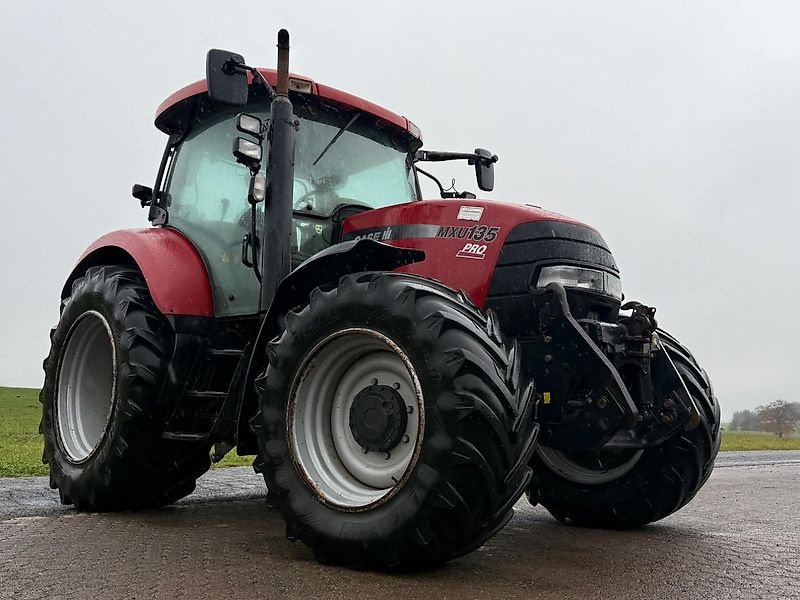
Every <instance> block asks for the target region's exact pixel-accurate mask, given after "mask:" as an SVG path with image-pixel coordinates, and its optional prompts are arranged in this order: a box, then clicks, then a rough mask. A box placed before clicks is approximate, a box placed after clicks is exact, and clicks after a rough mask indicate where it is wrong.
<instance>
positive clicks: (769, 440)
mask: <svg viewBox="0 0 800 600" xmlns="http://www.w3.org/2000/svg"><path fill="white" fill-rule="evenodd" d="M722 450H723V451H725V450H800V436H798V435H794V436H792V437H784V438H779V437H778V436H776V435H774V434H772V433H765V432H763V431H723V432H722Z"/></svg>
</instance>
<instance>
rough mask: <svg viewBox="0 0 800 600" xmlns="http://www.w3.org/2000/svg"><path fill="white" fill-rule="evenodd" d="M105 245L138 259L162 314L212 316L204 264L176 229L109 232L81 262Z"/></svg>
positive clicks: (94, 244)
mask: <svg viewBox="0 0 800 600" xmlns="http://www.w3.org/2000/svg"><path fill="white" fill-rule="evenodd" d="M104 248H119V249H121V250H124V251H125V252H126V253H127V254H129V255H130V256H131V257H132V258H133V259H134V260H135V261H136V264H137V265H139V269H140V270H141V272H142V275H144V278H145V281H146V282H147V287H148V288H149V289H150V294H151V295H152V297H153V301H154V302H155V304H156V306H157V307H158V310H160V311H161V312H162V313H163V314H165V315H192V316H198V317H211V316H213V314H214V308H213V302H212V299H211V286H210V285H209V282H208V273H207V272H206V267H205V264H203V260H202V259H201V258H200V255H199V254H198V252H197V250H196V249H195V247H194V246H193V245H192V243H191V242H190V241H189V240H188V239H186V238H185V237H184V236H183V235H181V234H180V233H178V232H177V231H176V230H174V229H170V228H166V227H163V228H162V227H156V228H152V229H126V230H121V231H114V232H112V233H108V234H106V235H104V236H103V237H101V238H99V239H98V240H97V241H95V242H94V243H93V244H92V245H91V246H89V247H88V248H87V249H86V251H85V252H84V253H83V255H82V256H81V258H80V259H79V260H78V265H80V263H82V262H83V261H84V260H85V259H87V258H89V257H90V255H91V254H92V253H94V252H97V251H100V250H102V249H104Z"/></svg>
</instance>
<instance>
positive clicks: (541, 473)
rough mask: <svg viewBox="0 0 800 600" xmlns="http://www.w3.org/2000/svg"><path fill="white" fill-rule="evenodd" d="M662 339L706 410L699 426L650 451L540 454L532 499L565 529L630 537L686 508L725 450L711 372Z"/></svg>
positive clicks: (661, 335)
mask: <svg viewBox="0 0 800 600" xmlns="http://www.w3.org/2000/svg"><path fill="white" fill-rule="evenodd" d="M658 335H659V338H660V340H661V343H662V345H663V347H664V349H665V350H666V351H667V353H668V354H669V356H670V358H671V359H672V361H673V363H674V364H675V367H676V368H677V370H678V372H679V373H680V376H681V378H682V379H683V381H684V383H685V384H686V387H687V389H688V391H689V393H690V394H691V395H692V397H693V399H694V401H695V403H696V404H697V405H698V406H699V407H700V409H701V411H702V414H701V415H700V423H699V424H698V425H697V426H696V427H695V428H694V429H692V430H690V431H683V430H680V431H678V432H677V433H676V434H675V435H674V436H673V437H672V438H670V439H668V440H666V441H665V442H663V443H662V444H660V445H659V446H656V447H654V448H648V449H645V450H618V451H602V450H601V451H592V452H580V453H569V452H565V451H561V450H556V449H553V448H546V447H539V448H538V449H537V453H536V455H535V456H534V458H533V460H532V461H531V466H532V468H533V482H532V484H531V488H530V490H529V491H528V497H529V499H530V501H531V503H532V504H536V503H539V504H541V505H542V506H544V507H545V508H546V509H547V510H548V511H550V513H551V514H552V515H553V516H554V517H556V518H557V519H558V520H560V521H565V520H570V521H573V522H574V523H576V524H578V525H584V526H587V527H600V528H607V529H631V528H636V527H641V526H643V525H645V524H647V523H650V522H653V521H657V520H659V519H663V518H664V517H666V516H668V515H670V514H672V513H673V512H675V511H677V510H679V509H680V508H682V507H683V506H685V505H686V504H687V503H688V502H689V501H690V500H691V499H692V498H693V497H694V496H695V494H696V493H697V492H698V491H699V490H700V488H701V487H702V486H703V484H704V483H705V482H706V481H707V480H708V477H709V476H710V475H711V470H712V469H713V467H714V460H715V458H716V456H717V453H718V452H719V447H720V441H721V436H720V430H719V428H720V409H719V403H718V402H717V400H716V398H715V397H714V392H713V389H712V387H711V382H710V381H709V379H708V376H707V375H706V372H705V371H704V370H703V369H702V368H701V367H700V366H699V365H698V364H697V361H696V360H695V358H694V357H693V356H692V354H691V353H690V352H689V351H688V350H687V349H686V348H685V347H684V346H682V345H681V344H680V343H679V342H678V341H677V340H676V339H675V338H673V337H672V336H671V335H669V334H668V333H666V332H664V331H661V330H659V331H658Z"/></svg>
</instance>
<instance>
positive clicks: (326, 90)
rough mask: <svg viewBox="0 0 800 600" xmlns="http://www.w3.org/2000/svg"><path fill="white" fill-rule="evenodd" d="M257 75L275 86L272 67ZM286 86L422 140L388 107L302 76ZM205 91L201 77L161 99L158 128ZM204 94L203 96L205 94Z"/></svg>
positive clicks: (164, 128)
mask: <svg viewBox="0 0 800 600" xmlns="http://www.w3.org/2000/svg"><path fill="white" fill-rule="evenodd" d="M259 71H260V72H261V74H262V75H263V76H264V77H265V78H266V80H267V81H268V82H269V84H270V85H271V86H273V87H275V86H276V85H277V80H278V76H277V72H276V71H275V69H259ZM247 79H248V83H250V84H252V80H253V77H252V75H251V74H249V73H248V75H247ZM289 89H290V90H292V91H295V92H299V93H305V94H311V95H314V96H318V97H319V98H322V99H323V100H326V101H328V102H330V103H333V104H336V105H338V106H340V107H342V108H345V109H355V110H358V111H361V112H364V113H368V114H371V115H372V116H374V117H375V118H377V119H379V120H380V121H383V122H385V123H387V124H389V125H393V126H394V127H397V128H399V129H401V130H403V131H404V132H407V133H408V134H410V135H411V136H412V137H414V138H417V139H420V140H421V139H422V135H421V134H420V131H419V129H418V128H417V126H416V125H414V123H412V122H411V121H409V120H408V119H407V118H405V117H403V116H401V115H398V114H397V113H393V112H392V111H390V110H387V109H385V108H383V107H382V106H378V105H377V104H375V103H373V102H370V101H369V100H364V99H363V98H359V97H358V96H354V95H353V94H348V93H347V92H344V91H342V90H338V89H336V88H334V87H330V86H328V85H324V84H321V83H316V82H315V81H313V80H312V79H310V78H308V77H305V76H303V75H294V74H290V75H289ZM207 92H208V83H207V82H206V80H205V79H200V80H199V81H195V82H194V83H192V84H190V85H187V86H186V87H184V88H181V89H180V90H178V91H177V92H175V93H174V94H172V95H171V96H169V97H168V98H167V99H166V100H164V101H163V102H162V103H161V104H160V105H159V107H158V109H156V118H155V124H156V127H158V128H159V129H160V130H161V131H163V132H165V133H170V132H171V131H172V130H173V128H174V127H175V126H176V125H177V123H176V122H180V121H181V120H182V115H184V114H185V110H184V109H185V107H186V105H187V104H190V103H191V101H192V100H193V99H195V98H197V97H198V96H201V95H206V94H207ZM206 97H207V96H206Z"/></svg>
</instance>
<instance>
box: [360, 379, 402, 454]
mask: <svg viewBox="0 0 800 600" xmlns="http://www.w3.org/2000/svg"><path fill="white" fill-rule="evenodd" d="M407 425H408V413H407V412H406V405H405V403H404V402H403V398H402V396H400V394H399V393H398V392H397V391H396V390H395V389H394V388H392V387H389V386H388V385H380V384H373V385H370V386H369V387H365V388H364V389H363V390H361V391H360V392H359V393H358V394H356V397H355V398H354V399H353V404H352V406H351V407H350V432H351V433H352V434H353V437H354V438H355V440H356V442H358V445H359V446H361V447H362V448H363V449H364V450H365V451H367V452H388V451H389V450H391V449H392V448H394V447H395V446H397V444H399V443H400V440H402V439H403V436H404V435H405V431H406V427H407Z"/></svg>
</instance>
